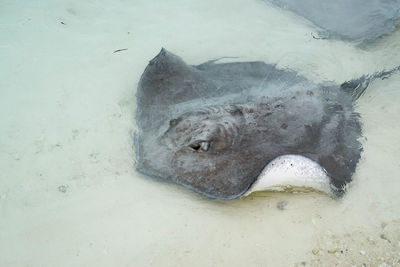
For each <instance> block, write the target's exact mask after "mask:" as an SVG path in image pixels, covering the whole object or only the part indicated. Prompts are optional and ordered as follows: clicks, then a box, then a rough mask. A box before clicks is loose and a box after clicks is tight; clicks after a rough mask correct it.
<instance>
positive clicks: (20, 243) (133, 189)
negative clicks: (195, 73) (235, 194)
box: [0, 0, 400, 266]
mask: <svg viewBox="0 0 400 267" xmlns="http://www.w3.org/2000/svg"><path fill="white" fill-rule="evenodd" d="M314 32H315V29H314V28H313V27H312V25H310V24H309V23H307V22H305V21H304V19H301V18H299V17H296V16H295V15H293V14H292V13H290V12H287V11H282V10H280V9H278V8H275V7H274V6H272V5H269V4H266V3H265V2H263V1H244V0H234V1H225V0H221V1H218V2H216V1H196V2H195V1H191V2H190V3H189V2H187V1H177V0H175V1H168V2H167V1H152V2H149V1H134V2H130V1H118V2H109V1H105V0H101V1H84V2H82V1H76V0H69V1H65V0H57V1H40V2H38V1H35V2H32V1H18V2H15V1H3V2H2V3H1V4H0V58H1V64H0V73H1V79H0V88H1V90H2V95H1V98H0V114H1V120H0V166H1V170H2V172H1V176H0V218H1V219H0V265H1V266H71V265H74V266H169V265H170V266H228V265H229V266H243V265H248V266H290V265H299V266H300V265H304V264H305V265H307V266H308V265H310V266H319V265H326V266H332V265H333V264H339V266H349V265H350V264H356V265H357V266H360V265H362V264H363V263H364V264H366V265H367V266H376V265H379V264H383V263H386V264H388V265H396V264H399V257H400V243H399V242H400V231H399V229H400V228H399V226H400V195H399V193H398V188H399V186H400V179H399V173H400V163H399V162H400V142H399V139H398V135H399V133H400V124H399V123H398V122H399V120H400V106H399V104H398V101H399V99H400V90H399V87H400V74H399V73H396V74H394V75H392V76H391V77H390V78H387V79H384V80H377V81H375V82H373V83H372V84H371V85H370V87H369V89H368V90H367V92H366V93H365V94H364V95H363V96H362V97H361V98H360V99H359V101H358V104H357V111H358V112H360V113H361V114H362V117H363V119H362V121H363V131H364V135H365V138H364V139H363V140H362V143H363V146H364V153H363V154H362V160H361V162H360V164H359V166H358V169H357V172H356V174H355V175H354V177H353V178H354V182H352V183H351V185H350V187H349V189H348V193H347V194H346V196H345V197H344V198H343V199H341V200H333V199H330V198H329V197H327V196H324V195H320V194H316V193H308V194H284V193H258V194H254V195H251V196H249V197H246V198H243V199H238V200H234V201H226V202H223V201H222V202H220V201H210V200H207V199H204V198H202V197H200V196H198V195H197V194H195V193H192V192H191V191H188V190H186V189H184V188H182V187H179V186H176V185H173V184H170V183H165V182H162V181H159V180H156V179H152V178H149V177H146V176H144V175H141V174H138V173H137V172H135V170H134V168H133V164H134V158H135V157H134V153H135V152H134V150H133V148H132V138H131V135H132V132H133V131H134V130H135V127H136V126H135V120H134V116H135V114H134V112H135V108H136V107H135V90H136V87H137V83H138V81H139V78H140V75H141V74H142V72H143V70H144V68H145V66H146V65H147V63H148V61H149V60H150V59H151V58H152V57H154V56H155V55H156V54H157V53H158V51H159V50H160V48H161V47H165V48H167V49H168V50H170V51H172V52H174V53H175V54H177V55H179V56H181V57H182V58H184V59H185V61H186V62H187V63H189V64H199V63H202V62H205V61H207V60H210V59H214V58H219V57H223V56H235V57H239V58H236V59H232V60H234V61H238V60H239V61H251V60H262V61H265V62H267V63H276V64H277V65H278V67H281V68H284V67H287V68H291V69H294V70H296V71H297V72H299V73H300V74H302V75H304V76H306V77H307V78H309V79H311V80H313V81H315V82H319V81H326V80H331V81H335V82H337V83H341V82H343V81H346V80H349V79H352V78H355V77H359V76H361V75H363V74H368V73H374V72H376V71H380V70H382V69H390V68H393V67H394V66H397V65H399V64H400V53H398V51H400V32H399V31H396V32H394V33H393V34H391V35H390V36H386V37H385V38H382V39H380V40H378V41H376V42H375V43H373V44H369V45H364V46H362V47H360V46H357V45H355V44H354V43H349V42H342V41H338V40H317V39H314V38H313V37H312V34H311V33H314ZM125 48H126V49H128V50H124V51H120V52H116V53H113V52H114V51H115V50H117V49H125ZM278 207H279V208H278ZM280 208H281V209H280ZM303 263H304V264H303Z"/></svg>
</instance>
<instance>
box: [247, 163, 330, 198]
mask: <svg viewBox="0 0 400 267" xmlns="http://www.w3.org/2000/svg"><path fill="white" fill-rule="evenodd" d="M256 191H289V192H305V191H317V192H323V193H326V194H328V195H330V196H333V195H334V191H333V189H332V188H331V184H330V179H329V176H328V175H327V172H326V171H325V169H324V168H323V167H321V166H320V165H319V164H318V163H317V162H315V161H313V160H311V159H309V158H307V157H304V156H301V155H283V156H279V157H277V158H275V159H274V160H272V161H271V162H270V163H268V165H267V166H265V168H264V169H263V170H262V172H261V173H260V175H259V176H258V178H257V180H256V181H255V182H254V184H253V185H252V186H251V187H250V188H249V190H248V191H247V192H246V193H245V194H244V195H245V196H247V195H250V194H251V193H253V192H256Z"/></svg>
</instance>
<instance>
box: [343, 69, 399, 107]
mask: <svg viewBox="0 0 400 267" xmlns="http://www.w3.org/2000/svg"><path fill="white" fill-rule="evenodd" d="M396 71H400V66H397V67H395V68H393V69H391V70H388V71H381V72H377V73H374V74H372V75H364V76H362V77H360V78H358V79H354V80H350V81H347V82H344V83H342V84H341V85H340V88H341V89H342V90H343V91H345V92H347V93H349V94H351V95H352V96H353V99H354V100H357V99H358V98H359V97H360V96H362V95H363V94H364V92H365V90H366V89H367V88H368V85H369V84H370V83H371V82H372V81H373V80H375V79H382V80H384V79H386V78H388V77H390V75H392V74H393V73H394V72H396Z"/></svg>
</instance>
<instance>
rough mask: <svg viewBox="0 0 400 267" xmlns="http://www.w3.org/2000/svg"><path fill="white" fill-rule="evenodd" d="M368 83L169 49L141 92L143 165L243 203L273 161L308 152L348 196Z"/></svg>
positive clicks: (139, 163) (150, 69)
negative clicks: (190, 60) (194, 59)
mask: <svg viewBox="0 0 400 267" xmlns="http://www.w3.org/2000/svg"><path fill="white" fill-rule="evenodd" d="M366 84H367V79H366V78H360V79H358V80H354V81H350V82H346V83H344V84H342V85H336V84H333V83H324V84H314V83H312V82H310V81H308V80H307V79H305V78H304V77H301V76H299V75H297V74H296V73H295V72H293V71H289V70H279V69H277V68H276V67H275V66H274V65H269V64H266V63H263V62H236V63H223V64H216V63H214V62H213V61H210V62H206V63H204V64H201V65H197V66H190V65H187V64H185V63H184V62H183V61H182V59H180V58H179V57H177V56H175V55H173V54H172V53H170V52H168V51H166V50H165V49H162V50H161V52H160V53H159V54H158V55H157V56H156V57H155V58H154V59H152V60H151V61H150V63H149V65H148V66H147V67H146V69H145V71H144V73H143V74H142V77H141V80H140V82H139V86H138V90H137V115H136V116H137V118H136V119H137V125H138V129H139V130H138V132H137V134H136V136H135V146H136V156H137V159H136V168H137V170H138V171H140V172H142V173H144V174H147V175H150V176H154V177H160V178H163V179H166V180H169V181H173V182H175V183H177V184H180V185H183V186H185V187H188V188H190V189H192V190H194V191H196V192H199V193H201V194H203V195H204V196H206V197H208V198H212V199H234V198H237V197H240V196H241V195H243V194H244V193H245V192H246V190H247V189H248V188H249V187H250V186H251V185H252V183H253V182H254V181H255V180H256V179H257V176H258V175H259V174H260V172H261V171H262V169H263V168H264V166H266V165H267V164H268V163H269V162H270V161H271V160H273V159H274V158H276V157H278V156H280V155H285V154H300V155H303V156H306V157H308V158H310V159H312V160H314V161H316V162H318V163H319V164H320V165H321V166H322V167H323V168H325V169H326V171H327V173H328V175H329V177H330V179H331V184H332V186H333V187H334V188H336V193H337V194H339V195H340V194H341V193H343V190H344V189H343V187H344V185H345V184H346V183H348V182H350V181H351V176H352V174H353V172H354V171H355V168H356V165H357V163H358V161H359V159H360V153H361V151H362V146H361V144H360V143H359V141H358V139H359V137H360V136H361V127H360V121H359V119H360V116H359V114H357V113H355V112H354V101H355V98H356V97H357V96H358V95H360V94H361V93H362V92H363V90H364V89H365V88H366ZM355 96H356V97H355Z"/></svg>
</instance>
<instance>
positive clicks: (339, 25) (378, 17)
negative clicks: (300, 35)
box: [268, 0, 400, 42]
mask: <svg viewBox="0 0 400 267" xmlns="http://www.w3.org/2000/svg"><path fill="white" fill-rule="evenodd" d="M268 1H269V2H272V3H273V4H275V5H277V6H279V7H281V8H284V9H288V10H290V11H292V12H294V13H296V14H298V15H300V16H302V17H304V18H306V19H307V20H309V21H311V22H312V23H313V24H315V25H316V26H318V27H320V28H322V29H324V30H325V31H324V32H320V35H321V36H324V37H327V38H339V39H345V40H355V41H367V42H371V41H375V40H376V39H377V38H379V37H380V36H382V35H385V34H389V33H391V32H392V31H394V30H395V22H396V20H398V19H399V18H400V1H399V0H334V1H332V0H268Z"/></svg>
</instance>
